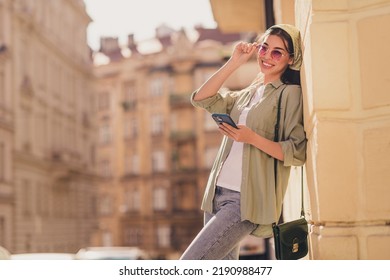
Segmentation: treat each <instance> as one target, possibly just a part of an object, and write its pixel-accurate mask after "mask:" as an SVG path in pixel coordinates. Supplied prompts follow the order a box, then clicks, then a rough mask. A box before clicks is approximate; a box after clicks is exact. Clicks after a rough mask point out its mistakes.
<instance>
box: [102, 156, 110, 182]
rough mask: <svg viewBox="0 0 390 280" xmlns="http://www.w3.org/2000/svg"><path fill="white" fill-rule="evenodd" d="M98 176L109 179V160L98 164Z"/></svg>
mask: <svg viewBox="0 0 390 280" xmlns="http://www.w3.org/2000/svg"><path fill="white" fill-rule="evenodd" d="M100 174H101V176H103V177H105V178H109V177H111V164H110V161H109V160H103V161H102V162H101V163H100Z"/></svg>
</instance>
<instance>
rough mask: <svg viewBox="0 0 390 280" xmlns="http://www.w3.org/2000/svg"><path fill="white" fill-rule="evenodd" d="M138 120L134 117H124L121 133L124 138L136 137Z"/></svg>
mask: <svg viewBox="0 0 390 280" xmlns="http://www.w3.org/2000/svg"><path fill="white" fill-rule="evenodd" d="M137 134H138V122H137V119H136V118H126V119H125V121H124V124H123V135H124V136H125V138H126V139H131V138H134V137H137Z"/></svg>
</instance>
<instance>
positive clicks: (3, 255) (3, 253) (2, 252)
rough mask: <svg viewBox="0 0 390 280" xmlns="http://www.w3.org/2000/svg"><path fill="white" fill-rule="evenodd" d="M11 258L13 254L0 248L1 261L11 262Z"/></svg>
mask: <svg viewBox="0 0 390 280" xmlns="http://www.w3.org/2000/svg"><path fill="white" fill-rule="evenodd" d="M10 258H11V254H10V253H9V252H8V250H7V249H5V248H4V247H1V246H0V260H9V259H10Z"/></svg>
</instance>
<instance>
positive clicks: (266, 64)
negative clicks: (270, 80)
mask: <svg viewBox="0 0 390 280" xmlns="http://www.w3.org/2000/svg"><path fill="white" fill-rule="evenodd" d="M263 64H264V65H265V66H268V67H270V66H272V65H271V64H268V63H266V62H264V61H263Z"/></svg>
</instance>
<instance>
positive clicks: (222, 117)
mask: <svg viewBox="0 0 390 280" xmlns="http://www.w3.org/2000/svg"><path fill="white" fill-rule="evenodd" d="M211 116H212V117H213V119H214V120H215V122H216V123H217V124H218V125H220V124H221V123H227V124H230V125H231V126H232V127H234V128H238V127H237V125H236V124H235V123H234V121H233V120H232V118H231V117H230V116H229V115H228V114H217V113H214V114H212V115H211Z"/></svg>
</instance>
